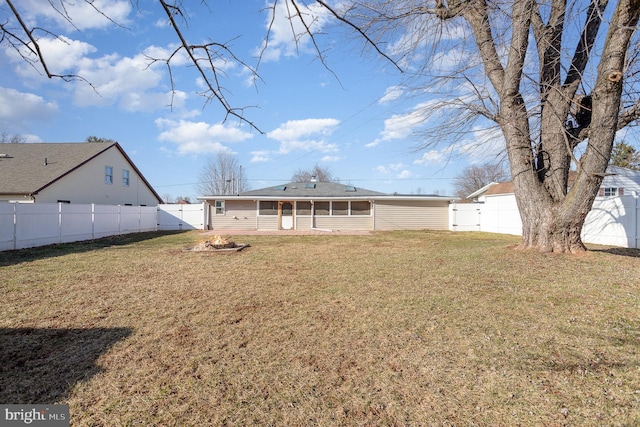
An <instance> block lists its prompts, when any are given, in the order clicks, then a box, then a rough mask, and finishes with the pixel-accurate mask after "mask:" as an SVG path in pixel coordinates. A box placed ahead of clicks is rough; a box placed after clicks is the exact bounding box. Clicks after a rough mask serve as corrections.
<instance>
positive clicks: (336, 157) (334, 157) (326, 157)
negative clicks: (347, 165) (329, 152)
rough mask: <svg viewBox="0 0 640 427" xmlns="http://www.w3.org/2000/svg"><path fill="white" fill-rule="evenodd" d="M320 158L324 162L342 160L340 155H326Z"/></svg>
mask: <svg viewBox="0 0 640 427" xmlns="http://www.w3.org/2000/svg"><path fill="white" fill-rule="evenodd" d="M320 160H321V161H323V162H339V161H340V160H342V157H340V156H324V157H323V158H322V159H320Z"/></svg>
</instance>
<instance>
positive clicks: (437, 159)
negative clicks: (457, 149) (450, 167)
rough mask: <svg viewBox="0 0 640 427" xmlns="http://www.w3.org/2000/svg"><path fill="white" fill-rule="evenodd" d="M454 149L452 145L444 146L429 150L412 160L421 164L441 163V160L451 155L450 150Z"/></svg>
mask: <svg viewBox="0 0 640 427" xmlns="http://www.w3.org/2000/svg"><path fill="white" fill-rule="evenodd" d="M453 150H454V147H453V146H449V147H444V148H443V149H441V150H429V151H427V152H425V153H423V154H422V157H420V158H419V159H417V160H414V162H413V163H414V164H416V165H422V164H425V163H430V164H434V163H436V164H437V163H442V162H443V161H446V160H448V159H449V158H450V157H451V152H452V151H453Z"/></svg>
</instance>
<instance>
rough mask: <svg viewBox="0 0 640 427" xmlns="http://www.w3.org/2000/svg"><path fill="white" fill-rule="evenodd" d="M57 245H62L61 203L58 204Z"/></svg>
mask: <svg viewBox="0 0 640 427" xmlns="http://www.w3.org/2000/svg"><path fill="white" fill-rule="evenodd" d="M58 243H62V203H58Z"/></svg>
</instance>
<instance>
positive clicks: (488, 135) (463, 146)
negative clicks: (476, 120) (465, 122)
mask: <svg viewBox="0 0 640 427" xmlns="http://www.w3.org/2000/svg"><path fill="white" fill-rule="evenodd" d="M456 150H457V151H458V153H460V154H462V155H464V156H468V157H469V161H470V163H472V164H478V163H484V162H486V161H490V160H495V159H496V158H497V157H499V156H500V155H501V154H503V153H504V152H505V142H504V136H503V135H502V132H501V131H500V129H499V128H498V127H495V126H494V127H480V126H475V127H474V129H473V138H472V139H466V140H463V141H461V142H460V144H458V146H457V147H456Z"/></svg>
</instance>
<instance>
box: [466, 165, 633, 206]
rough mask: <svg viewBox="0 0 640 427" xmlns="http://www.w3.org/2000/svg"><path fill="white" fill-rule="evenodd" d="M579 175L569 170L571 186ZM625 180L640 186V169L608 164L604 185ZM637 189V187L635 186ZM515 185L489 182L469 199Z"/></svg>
mask: <svg viewBox="0 0 640 427" xmlns="http://www.w3.org/2000/svg"><path fill="white" fill-rule="evenodd" d="M577 177H578V172H576V171H569V187H571V185H573V183H574V182H575V180H576V179H577ZM623 180H624V184H625V185H629V184H635V185H637V186H638V187H640V171H635V170H632V169H627V168H622V167H618V166H608V167H607V173H606V174H605V177H604V180H603V182H602V185H603V186H607V185H612V186H615V185H622V182H623ZM633 189H635V187H634V188H633ZM513 192H514V187H513V181H508V182H492V183H491V184H487V185H485V186H484V187H482V188H481V189H479V190H477V191H476V192H474V193H472V194H470V195H468V196H467V198H468V199H472V198H475V197H479V196H497V195H502V194H513Z"/></svg>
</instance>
